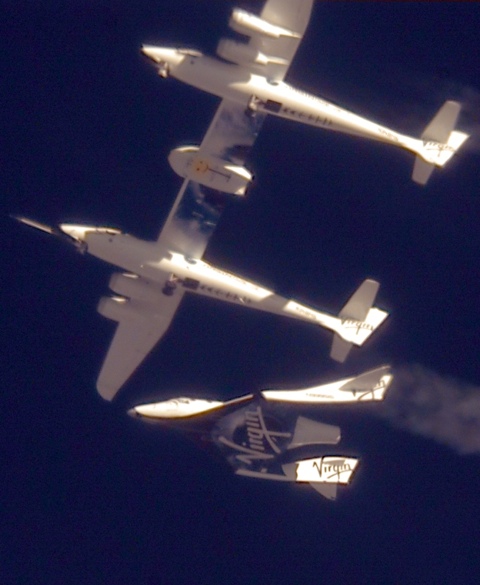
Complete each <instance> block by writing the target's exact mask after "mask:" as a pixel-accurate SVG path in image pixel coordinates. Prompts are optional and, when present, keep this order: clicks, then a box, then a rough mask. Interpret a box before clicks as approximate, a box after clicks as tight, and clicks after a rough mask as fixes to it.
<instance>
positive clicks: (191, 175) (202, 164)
mask: <svg viewBox="0 0 480 585" xmlns="http://www.w3.org/2000/svg"><path fill="white" fill-rule="evenodd" d="M168 162H169V163H170V166H171V167H172V169H173V170H174V171H175V172H176V173H177V175H180V176H181V177H183V178H184V179H190V180H191V181H195V182H197V183H200V185H204V186H205V187H210V188H211V189H216V190H217V191H222V192H223V193H231V194H232V195H245V191H246V190H247V187H248V185H249V184H250V183H251V181H252V179H253V176H252V174H251V173H250V171H248V170H247V169H246V168H245V167H241V166H239V165H236V164H234V163H232V162H230V161H226V160H222V159H220V158H217V157H214V156H211V155H203V154H202V153H201V152H200V150H199V148H198V147H197V146H182V147H180V148H175V149H174V150H172V151H171V152H170V154H169V155H168Z"/></svg>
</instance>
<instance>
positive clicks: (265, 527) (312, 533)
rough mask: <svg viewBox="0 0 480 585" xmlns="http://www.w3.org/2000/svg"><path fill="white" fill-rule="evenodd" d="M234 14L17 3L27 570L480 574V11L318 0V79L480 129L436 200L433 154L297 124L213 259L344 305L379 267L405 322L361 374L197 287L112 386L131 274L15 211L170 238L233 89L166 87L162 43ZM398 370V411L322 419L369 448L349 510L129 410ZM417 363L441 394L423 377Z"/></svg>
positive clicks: (15, 134)
mask: <svg viewBox="0 0 480 585" xmlns="http://www.w3.org/2000/svg"><path fill="white" fill-rule="evenodd" d="M252 4H254V3H253V2H252ZM231 6H232V4H231V3H230V2H229V1H228V2H227V1H226V0H225V1H221V0H177V1H176V2H165V1H163V2H162V1H160V0H157V1H154V0H137V1H136V2H126V1H125V0H111V1H107V0H96V1H95V2H93V1H90V0H70V1H69V2H61V1H60V0H48V1H47V2H43V3H39V2H30V1H26V0H16V1H13V0H12V1H9V0H3V1H2V2H1V8H2V18H1V19H0V48H1V51H0V54H1V58H0V67H1V69H0V76H1V79H2V83H1V88H2V116H1V118H0V119H1V132H0V136H1V159H0V161H1V164H0V173H1V175H0V176H1V178H0V184H1V191H2V195H3V196H2V199H1V201H2V214H1V219H0V221H1V222H2V230H1V234H2V236H1V237H2V250H3V254H2V259H3V262H2V264H1V266H2V271H3V274H2V283H3V284H2V306H3V315H4V319H3V321H4V327H3V334H2V341H4V344H3V349H2V352H1V354H2V362H3V367H2V371H3V372H4V376H3V392H2V404H3V408H2V411H3V414H4V416H3V419H2V420H3V422H2V424H1V425H0V428H1V431H0V433H1V452H2V458H1V465H2V467H3V473H2V477H3V480H2V488H1V490H0V493H1V496H0V498H1V499H0V505H1V509H2V522H1V523H0V546H1V548H0V556H1V558H2V562H1V563H0V583H2V585H17V584H22V585H23V584H27V583H35V584H47V583H48V585H56V584H62V585H70V584H80V583H82V584H86V583H88V584H105V583H108V584H112V585H113V584H119V585H120V584H126V583H128V584H129V585H137V584H138V585H160V584H192V583H195V584H199V583H205V584H216V583H218V584H220V583H221V584H225V583H228V584H237V583H262V584H270V583H272V584H292V583H307V582H308V583H328V584H332V585H333V584H336V583H342V584H343V583H347V584H351V583H352V584H353V583H355V584H363V583H365V584H367V583H368V584H377V583H378V584H385V583H388V584H395V585H398V584H401V585H403V584H410V583H411V584H413V583H415V584H417V583H422V584H423V583H425V584H426V583H432V584H433V583H435V584H437V583H463V584H469V583H472V584H473V583H478V582H479V580H480V566H479V561H478V542H479V539H480V496H479V494H480V460H479V453H480V406H479V405H478V403H479V401H480V362H479V359H478V347H479V345H480V335H479V326H480V303H479V298H480V284H479V269H478V256H479V251H480V236H479V224H480V190H479V184H480V166H479V158H478V151H479V144H480V142H479V134H480V121H479V119H480V87H479V71H480V49H479V42H478V31H480V7H479V5H478V4H477V3H473V2H472V3H460V2H449V3H447V2H442V3H440V2H438V3H435V2H422V3H407V2H405V3H404V2H396V3H394V2H388V3H386V2H385V3H378V4H377V3H374V2H370V3H356V2H317V3H316V5H315V7H314V11H313V15H312V19H311V22H310V26H309V28H308V30H307V33H306V36H305V38H304V41H303V43H302V45H301V47H300V49H299V51H298V53H297V56H296V58H295V61H294V63H293V65H292V68H291V70H290V73H289V76H288V80H289V81H290V82H292V83H294V84H296V85H297V86H299V87H301V88H302V89H305V90H307V91H311V92H312V93H315V94H317V95H321V96H323V97H325V98H328V99H332V100H334V101H337V102H338V103H339V104H341V105H343V106H344V107H346V108H348V109H351V110H353V111H355V112H357V113H359V114H361V115H364V116H370V117H371V118H373V119H376V120H378V121H379V122H381V123H384V124H386V125H389V126H391V127H392V128H394V129H397V130H399V131H404V132H406V133H411V134H414V135H419V134H420V133H421V131H422V129H423V127H424V126H425V125H426V124H427V122H428V121H429V119H430V118H431V117H432V116H433V115H434V114H435V112H436V110H437V109H438V108H439V107H440V106H441V104H442V103H443V101H444V100H446V99H452V98H453V99H459V100H460V101H462V103H463V104H464V111H463V113H462V117H461V120H460V128H461V129H462V130H466V131H468V132H470V133H472V134H473V137H472V139H471V140H470V141H469V143H468V145H466V146H465V148H464V149H463V150H462V151H461V153H460V154H459V156H458V157H456V159H455V160H454V161H453V162H452V163H451V164H450V165H449V166H448V167H447V168H446V169H444V170H443V171H439V172H436V173H435V174H434V175H433V177H432V179H431V181H430V183H429V185H428V186H427V187H426V188H423V189H422V188H420V187H418V186H416V185H415V184H413V183H412V182H411V181H410V178H409V177H410V173H411V169H412V165H413V156H411V155H409V154H407V153H405V152H402V151H397V150H396V149H394V148H389V147H387V146H383V145H380V144H375V143H372V142H368V141H361V140H358V139H354V138H350V137H348V136H343V135H335V134H333V133H327V132H323V131H320V130H317V129H313V128H307V127H302V126H300V125H294V124H291V123H288V122H285V121H281V120H276V119H269V120H267V122H266V123H265V125H264V129H263V130H262V133H261V135H260V137H259V139H258V141H257V143H256V145H255V148H254V150H253V152H252V157H251V165H250V166H251V167H252V168H253V169H254V171H255V174H256V177H257V181H256V184H255V186H254V187H253V188H252V189H251V191H250V195H249V197H248V199H247V200H246V201H244V202H239V203H236V204H234V205H233V206H231V207H230V208H229V209H228V210H227V211H226V213H225V214H224V216H223V218H222V220H221V223H220V226H219V228H218V229H217V231H216V233H215V235H214V237H213V239H212V241H211V245H210V247H209V249H208V253H207V258H208V260H209V261H211V262H215V263H216V264H218V265H220V266H222V267H224V268H226V269H228V270H232V271H235V272H238V273H239V274H241V275H244V276H245V277H247V278H250V279H252V280H255V281H258V282H259V283H261V284H264V285H266V286H268V287H272V288H274V289H275V290H277V291H279V292H281V293H282V294H284V295H288V296H291V297H293V298H295V299H298V300H301V301H304V302H309V303H312V304H314V305H317V306H318V307H320V308H323V309H326V310H329V311H332V312H336V311H337V310H338V309H339V308H340V307H341V305H342V304H343V302H344V301H345V300H346V298H347V297H348V295H349V294H351V293H352V292H353V290H354V289H355V288H356V286H358V284H359V283H360V282H361V281H362V280H363V278H365V277H373V278H377V279H378V280H379V281H380V282H381V289H380V294H379V297H378V305H379V306H381V307H383V308H386V309H388V310H390V311H391V317H390V318H389V320H388V321H387V323H386V324H385V325H384V326H383V327H382V329H381V330H380V332H379V334H378V335H377V336H375V338H373V339H372V342H371V343H369V344H367V345H366V347H364V348H363V349H362V350H357V351H355V352H353V354H352V356H351V358H350V359H349V361H348V362H347V363H346V364H345V365H341V366H340V365H335V364H333V363H332V362H330V361H329V360H328V357H327V356H328V351H329V343H330V336H329V335H328V334H327V333H325V332H323V331H318V330H317V329H315V328H313V327H312V326H309V325H307V324H301V323H296V322H293V321H289V320H287V319H284V320H282V319H281V318H276V317H273V316H268V315H262V314H258V313H256V312H253V311H251V312H249V311H246V310H242V308H238V307H229V306H224V305H223V304H221V303H218V302H215V301H208V300H206V299H202V298H188V299H186V301H185V302H184V304H183V305H182V308H181V310H180V311H179V313H178V315H177V317H176V319H175V323H174V325H173V326H172V329H171V330H170V331H169V333H168V334H167V336H166V337H165V339H164V341H163V342H162V343H161V344H160V345H159V346H158V348H156V350H155V351H154V352H153V354H152V355H151V357H150V359H149V360H148V362H146V363H145V364H144V366H143V367H142V368H141V370H140V371H139V372H138V374H137V375H136V376H135V377H134V378H133V379H132V380H131V382H130V383H129V384H128V385H127V387H126V388H125V390H124V392H123V393H122V394H121V395H120V396H119V397H118V400H117V401H116V402H115V403H113V404H111V403H106V402H104V401H102V399H101V398H100V397H99V396H98V395H97V393H96V391H95V379H96V376H97V374H98V370H99V367H100V364H101V361H102V358H103V355H104V352H105V350H106V347H107V345H108V343H109V341H110V339H111V335H112V332H113V325H112V324H111V323H110V322H108V321H106V320H104V319H102V318H101V317H100V316H99V315H97V313H96V311H95V307H96V304H97V301H98V298H99V297H100V296H101V295H104V294H106V292H107V283H108V278H109V275H110V273H111V268H110V267H108V266H106V265H104V264H102V263H101V262H100V261H97V260H95V259H94V258H91V257H82V256H80V255H78V254H75V253H74V252H73V251H72V249H69V248H68V247H64V246H62V245H61V244H60V243H59V242H58V241H56V240H55V239H53V238H48V237H46V236H45V237H43V236H42V235H41V234H37V233H34V232H33V231H29V230H28V229H26V228H25V229H22V228H21V227H20V226H19V225H17V224H15V222H13V221H12V220H11V219H10V218H9V217H8V214H9V213H23V214H25V215H28V216H31V217H34V218H36V219H39V220H40V221H44V222H47V223H55V222H57V221H63V220H69V221H76V222H84V223H96V224H104V225H112V226H115V227H120V228H122V229H124V230H125V231H127V232H130V233H132V234H134V235H136V236H139V237H143V238H146V239H150V238H155V237H156V235H157V233H158V230H159V229H160V226H161V224H162V222H163V220H164V219H165V217H166V215H167V213H168V211H169V208H170V206H171V204H172V202H173V200H174V197H175V195H176V192H177V190H178V188H179V186H180V183H181V181H180V179H179V178H178V177H176V176H175V175H174V173H173V172H172V171H171V169H170V167H169V166H168V163H167V160H166V157H167V155H168V152H169V151H170V149H171V148H173V147H175V146H177V145H179V144H185V143H190V142H194V143H195V142H198V141H199V140H200V139H201V137H202V136H203V134H204V132H205V130H206V128H207V127H208V125H209V123H210V120H211V117H212V115H213V113H214V111H215V108H216V106H217V103H218V100H217V99H216V98H214V97H212V96H209V95H206V94H201V93H199V92H198V91H196V90H193V89H191V88H188V87H185V86H182V85H181V84H180V83H179V82H176V81H174V80H167V81H163V80H161V79H160V78H159V77H158V76H157V75H156V74H155V70H154V68H153V67H151V66H150V64H149V63H147V62H146V60H145V59H144V58H143V57H142V56H141V54H140V52H139V47H140V45H141V44H142V43H157V44H164V45H168V44H174V43H178V44H186V45H190V46H193V47H196V48H199V49H201V50H203V51H204V52H210V53H213V52H214V50H215V46H216V43H217V40H218V39H219V38H220V36H221V35H223V34H225V33H226V31H227V27H226V23H227V20H228V15H229V11H230V9H231ZM384 363H391V364H392V365H393V366H394V367H395V368H398V371H399V372H401V374H400V375H399V376H398V380H399V382H397V385H396V389H395V392H396V393H397V394H396V395H397V396H400V397H402V396H403V398H402V400H403V399H404V400H405V402H402V401H401V400H400V403H399V404H400V406H398V405H397V406H398V408H397V409H396V407H395V404H394V405H393V406H392V407H391V408H390V410H389V411H388V412H386V411H382V410H378V409H377V411H376V412H375V413H373V412H372V411H369V412H365V411H363V412H362V411H360V410H355V409H349V410H345V411H344V412H340V411H339V412H331V411H329V412H327V413H325V416H324V417H323V418H322V416H321V415H318V416H319V418H320V419H321V420H330V419H331V420H335V422H337V423H339V424H340V425H341V426H342V429H343V445H344V446H345V448H346V449H348V450H351V451H353V452H355V453H358V454H360V455H361V457H362V464H361V469H360V471H359V472H358V474H357V475H356V477H355V479H354V481H353V483H352V485H351V486H350V487H349V489H348V490H345V491H343V492H342V494H341V497H340V498H339V500H338V501H337V502H334V503H332V502H328V501H326V500H323V499H322V498H321V497H319V496H318V495H317V494H316V493H315V492H314V491H313V490H312V489H310V488H308V487H307V486H306V487H303V488H302V487H294V486H288V485H287V486H286V485H271V484H268V483H262V482H255V481H253V480H248V479H243V478H237V477H235V476H233V475H232V474H231V473H230V471H229V469H227V468H226V467H223V466H222V465H218V463H217V461H216V460H215V459H214V458H210V457H209V455H208V454H207V453H206V452H204V451H203V450H201V449H197V448H195V446H194V445H193V444H191V443H190V442H188V441H187V440H185V439H184V438H182V437H181V436H179V435H177V434H175V433H173V432H168V431H165V430H162V429H157V428H151V427H149V426H142V425H140V424H137V423H136V421H133V420H131V419H130V418H129V417H127V416H126V414H125V411H126V409H127V408H128V407H129V406H130V405H132V404H134V403H138V402H141V401H142V400H148V399H152V398H158V399H161V398H162V397H165V398H167V397H170V396H174V395H181V394H188V393H191V394H193V393H195V394H198V395H205V396H209V397H218V398H221V399H228V398H233V397H235V396H239V395H241V394H242V393H245V392H250V391H256V390H259V389H261V388H265V387H267V386H287V387H288V386H289V385H290V386H297V387H299V386H301V385H303V384H308V383H310V382H316V383H320V382H321V381H322V380H325V381H330V380H332V379H334V378H336V377H341V376H347V375H350V374H354V373H359V372H361V371H363V370H366V369H368V368H373V367H376V366H379V365H382V364H384ZM413 364H420V366H421V368H422V370H415V371H416V375H417V376H418V375H419V374H418V372H419V371H421V372H423V374H422V376H423V377H421V378H419V379H421V380H423V379H425V380H427V382H428V384H430V385H429V386H428V388H427V390H426V391H425V392H426V393H424V394H422V393H420V390H419V388H418V385H417V386H415V384H411V385H410V386H408V392H407V384H406V382H405V381H406V380H408V378H407V376H409V375H410V374H411V372H412V365H413ZM432 372H435V373H436V374H435V376H437V377H435V378H434V374H433V373H432ZM432 380H434V381H435V384H434V385H433V386H432ZM459 381H464V382H465V383H467V384H470V385H471V387H465V386H464V384H463V382H459ZM402 382H405V384H402ZM428 384H427V385H428ZM402 392H403V394H402ZM432 392H433V394H432ZM408 393H409V394H408ZM407 394H408V395H407ZM437 394H438V400H437V398H436V396H437ZM422 396H426V397H427V398H425V400H426V402H425V401H424V402H422V400H421V398H422ZM432 396H433V398H432ZM416 397H417V398H418V400H416ZM467 398H468V399H467ZM409 400H410V402H409ZM415 400H416V402H415ZM432 400H433V402H435V405H434V406H432ZM412 401H413V402H412ZM414 402H415V404H414ZM402 405H403V406H402ZM400 407H402V408H404V409H405V411H404V412H403V416H402V417H400V414H399V413H400V410H401V408H400ZM387 410H388V409H387ZM382 412H384V414H383V415H382ZM401 421H403V426H404V427H405V426H406V427H408V428H399V426H398V425H399V424H400V422H401ZM415 429H417V430H422V431H423V434H416V433H414V432H413V431H414V430H415ZM445 442H447V443H449V444H447V445H444V444H442V443H445ZM455 446H456V447H457V448H455ZM458 450H460V451H469V453H467V454H465V453H463V454H462V453H458Z"/></svg>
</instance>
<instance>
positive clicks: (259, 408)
mask: <svg viewBox="0 0 480 585" xmlns="http://www.w3.org/2000/svg"><path fill="white" fill-rule="evenodd" d="M392 379H393V377H392V375H391V373H390V368H389V366H383V367H381V368H377V369H376V370H372V371H370V372H366V373H364V374H362V375H360V376H357V377H352V378H347V379H345V380H339V381H337V382H331V383H329V384H324V385H322V386H315V387H313V388H305V389H303V390H290V391H288V390H277V391H274V390H267V391H263V392H262V393H261V396H262V398H263V399H262V398H256V397H255V396H254V395H253V394H248V395H246V396H241V397H239V398H235V399H234V400H229V401H227V402H222V401H219V400H205V399H201V398H188V397H179V398H172V399H170V400H164V401H162V402H155V403H150V404H141V405H138V406H134V407H133V408H131V409H130V410H129V414H130V415H131V416H133V417H138V418H140V419H142V420H144V421H149V422H154V423H159V424H162V425H166V426H169V427H174V428H178V429H180V430H183V431H185V432H188V435H189V436H190V437H192V435H193V436H194V437H195V436H200V437H202V439H203V441H202V444H205V440H207V441H208V442H211V443H213V444H214V445H215V447H216V448H217V449H219V450H220V452H221V454H222V455H223V456H224V457H225V458H226V460H227V461H228V463H229V464H230V465H231V466H232V467H233V469H234V471H235V474H237V475H242V476H245V477H251V478H255V479H268V480H271V481H282V482H285V481H286V482H294V483H308V484H310V485H311V486H312V487H313V488H314V489H315V490H316V491H317V492H318V493H320V494H322V495H323V496H325V497H326V498H329V499H332V500H333V499H335V498H336V496H337V488H338V486H342V485H347V484H348V483H349V482H350V480H351V478H352V475H353V473H354V471H355V469H356V468H357V465H358V462H359V460H358V458H356V457H352V456H351V455H348V456H345V455H340V454H334V453H332V449H333V447H332V445H337V444H338V443H339V441H340V437H341V431H340V429H339V428H338V427H337V426H334V425H330V424H325V423H322V422H318V421H316V420H311V419H310V418H306V417H304V416H298V408H300V407H310V406H311V405H314V404H322V405H324V406H325V405H328V404H330V405H335V404H336V405H338V404H348V403H353V402H372V401H381V400H383V398H384V396H385V392H386V390H387V388H388V387H389V385H390V383H391V381H392ZM292 403H294V404H295V407H296V408H295V407H293V406H291V404H292ZM294 408H295V410H294Z"/></svg>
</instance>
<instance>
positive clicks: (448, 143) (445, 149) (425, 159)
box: [412, 101, 469, 185]
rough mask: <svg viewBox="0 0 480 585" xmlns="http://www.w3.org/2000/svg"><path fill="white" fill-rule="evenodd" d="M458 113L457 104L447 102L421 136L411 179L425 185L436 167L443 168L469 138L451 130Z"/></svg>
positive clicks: (458, 105) (458, 107)
mask: <svg viewBox="0 0 480 585" xmlns="http://www.w3.org/2000/svg"><path fill="white" fill-rule="evenodd" d="M459 113H460V104H459V103H458V102H453V101H447V102H445V103H444V104H443V106H442V107H441V108H440V110H439V111H438V112H437V114H436V116H435V117H434V118H433V120H432V121H431V122H430V124H429V125H428V126H427V127H426V128H425V130H424V131H423V133H422V135H421V139H422V145H421V146H419V148H418V150H417V153H418V154H417V156H416V158H415V164H414V166H413V173H412V179H413V180H414V181H415V183H419V184H420V185H425V184H426V183H427V181H428V179H429V178H430V175H431V174H432V172H433V169H434V168H435V167H436V166H437V167H443V165H445V164H446V163H447V162H448V161H449V160H450V159H451V158H452V156H453V155H454V154H455V152H456V151H457V150H458V149H459V148H460V147H461V146H462V144H463V143H464V142H465V140H466V139H467V138H468V137H469V136H468V134H465V133H463V132H458V131H457V130H453V128H454V127H455V124H456V123H457V118H458V114H459Z"/></svg>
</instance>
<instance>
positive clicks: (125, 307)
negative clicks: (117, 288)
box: [97, 297, 138, 321]
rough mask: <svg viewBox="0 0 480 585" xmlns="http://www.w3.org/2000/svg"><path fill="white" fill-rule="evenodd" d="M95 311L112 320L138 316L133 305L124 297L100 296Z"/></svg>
mask: <svg viewBox="0 0 480 585" xmlns="http://www.w3.org/2000/svg"><path fill="white" fill-rule="evenodd" d="M97 311H98V313H100V315H102V316H103V317H106V318H107V319H111V320H112V321H122V320H124V319H129V318H131V319H134V318H135V317H137V318H138V311H137V309H136V307H135V305H133V304H131V302H130V301H129V300H128V299H126V298H125V297H101V299H100V300H99V302H98V305H97Z"/></svg>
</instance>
